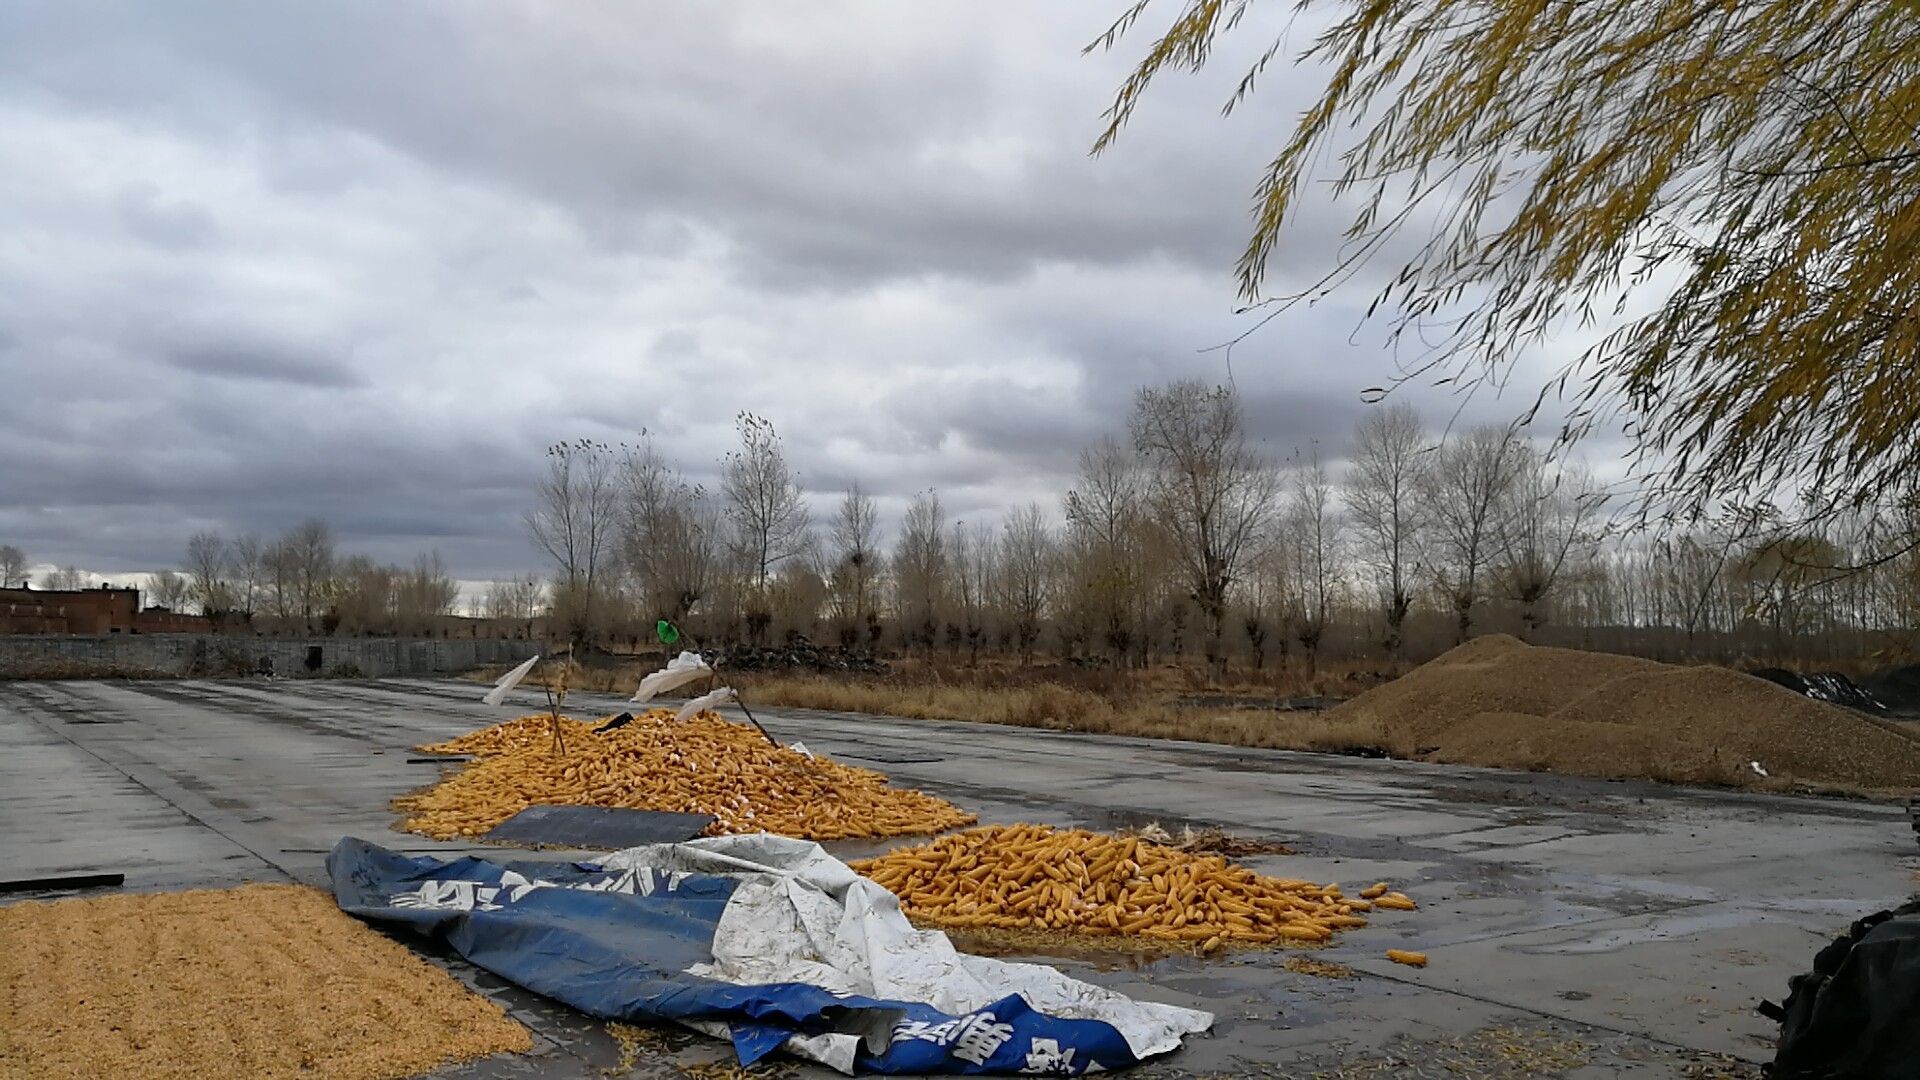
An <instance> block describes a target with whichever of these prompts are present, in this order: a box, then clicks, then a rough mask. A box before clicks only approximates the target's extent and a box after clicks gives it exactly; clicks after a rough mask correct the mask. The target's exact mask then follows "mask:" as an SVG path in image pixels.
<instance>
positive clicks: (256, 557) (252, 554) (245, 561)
mask: <svg viewBox="0 0 1920 1080" xmlns="http://www.w3.org/2000/svg"><path fill="white" fill-rule="evenodd" d="M227 560H228V566H229V567H230V569H231V570H232V573H233V581H232V592H233V606H234V607H235V608H237V609H238V610H239V611H241V612H242V613H244V614H246V615H248V616H249V617H250V616H252V615H253V612H254V608H255V607H256V606H257V605H258V604H259V602H260V583H261V580H262V574H263V573H264V572H265V565H266V546H265V545H264V544H263V543H261V540H260V536H259V534H257V533H243V534H242V535H240V536H237V537H235V538H234V540H233V543H232V544H230V545H229V546H228V548H227Z"/></svg>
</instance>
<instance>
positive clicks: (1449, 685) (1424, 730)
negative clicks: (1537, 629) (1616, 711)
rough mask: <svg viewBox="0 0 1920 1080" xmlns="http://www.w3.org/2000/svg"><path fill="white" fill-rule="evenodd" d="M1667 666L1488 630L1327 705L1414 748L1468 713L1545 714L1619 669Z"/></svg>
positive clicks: (1400, 747)
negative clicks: (1531, 642)
mask: <svg viewBox="0 0 1920 1080" xmlns="http://www.w3.org/2000/svg"><path fill="white" fill-rule="evenodd" d="M1666 666H1667V665H1665V664H1661V663H1658V662H1656V661H1653V660H1641V659H1638V658H1636V657H1631V656H1614V655H1611V654H1608V653H1590V652H1581V651H1579V650H1578V649H1551V648H1541V647H1538V646H1534V645H1528V644H1527V643H1525V642H1523V641H1521V640H1520V639H1518V638H1514V637H1509V636H1507V635H1506V634H1489V635H1487V636H1486V637H1481V638H1475V639H1473V640H1472V641H1469V642H1467V643H1466V644H1465V645H1461V646H1458V647H1456V648H1454V649H1452V650H1449V651H1448V652H1446V653H1444V654H1442V655H1440V656H1439V657H1437V658H1435V659H1434V660H1433V661H1431V662H1430V663H1427V664H1423V665H1421V666H1420V667H1417V668H1415V669H1413V670H1412V671H1410V672H1408V673H1407V674H1405V675H1403V676H1401V677H1400V678H1398V679H1395V680H1394V681H1392V682H1390V683H1386V684H1385V685H1382V686H1377V687H1374V688H1373V689H1372V690H1369V691H1367V692H1366V693H1364V694H1361V695H1360V696H1358V697H1356V698H1354V699H1353V700H1351V701H1348V702H1345V703H1343V704H1341V705H1338V706H1336V707H1334V708H1333V709H1330V710H1328V711H1327V713H1326V719H1327V720H1329V721H1332V720H1348V721H1360V722H1365V723H1371V724H1375V725H1377V726H1378V728H1379V730H1380V731H1381V732H1382V734H1383V735H1384V737H1385V738H1386V739H1388V740H1389V746H1388V748H1389V749H1391V750H1393V751H1394V752H1396V753H1401V754H1408V755H1411V754H1414V753H1418V752H1420V751H1421V748H1423V747H1432V746H1434V745H1436V744H1437V743H1438V742H1439V739H1438V736H1440V735H1442V734H1443V733H1445V732H1447V731H1448V730H1449V729H1451V728H1452V727H1453V726H1454V725H1456V724H1458V723H1459V722H1460V721H1462V720H1465V719H1467V718H1469V717H1473V716H1478V715H1480V714H1481V713H1490V712H1492V713H1526V714H1529V715H1532V716H1545V715H1547V714H1548V713H1550V712H1552V711H1554V710H1555V709H1557V708H1559V707H1561V706H1562V705H1565V704H1566V703H1567V702H1569V701H1571V700H1573V698H1575V697H1577V696H1579V695H1581V694H1584V693H1586V692H1588V691H1591V690H1596V689H1598V688H1600V687H1602V686H1605V685H1606V684H1608V683H1610V682H1612V681H1614V680H1615V679H1618V678H1621V677H1622V676H1626V675H1632V674H1636V673H1638V672H1642V671H1654V670H1659V669H1662V668H1665V667H1666Z"/></svg>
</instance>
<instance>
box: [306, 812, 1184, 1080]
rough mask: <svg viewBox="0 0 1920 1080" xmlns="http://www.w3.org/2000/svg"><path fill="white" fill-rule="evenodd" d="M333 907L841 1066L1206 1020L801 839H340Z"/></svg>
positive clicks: (1072, 1050)
mask: <svg viewBox="0 0 1920 1080" xmlns="http://www.w3.org/2000/svg"><path fill="white" fill-rule="evenodd" d="M327 869H328V872H329V873H330V874H331V875H332V878H333V888H334V896H335V898H336V899H337V900H338V902H339V904H340V907H341V908H342V909H343V910H345V911H347V912H349V913H351V914H354V915H357V916H359V917H361V918H363V919H367V920H370V921H376V922H388V923H401V924H406V925H410V926H413V927H415V928H417V929H419V930H421V931H424V932H428V933H433V934H437V935H440V936H442V937H444V938H445V939H446V941H447V942H448V943H449V944H450V945H451V946H452V947H453V948H454V949H455V950H456V951H457V952H459V953H460V954H461V955H462V956H465V957H466V958H467V959H469V960H471V961H473V962H474V963H475V964H478V965H479V966H481V967H483V968H486V969H487V970H489V971H492V972H494V973H495V974H498V975H500V976H502V977H504V978H506V979H509V980H511V981H513V982H515V983H518V984H519V985H521V986H524V987H527V988H528V989H530V990H534V991H536V992H538V993H541V994H544V995H546V996H548V997H551V998H555V999H557V1000H559V1001H562V1002H565V1003H566V1004H568V1005H571V1006H573V1007H574V1008H576V1009H579V1010H581V1011H582V1012H586V1013H589V1014H591V1015H594V1016H599V1017H603V1018H606V1019H610V1020H675V1021H679V1022H681V1023H684V1024H687V1025H688V1026H691V1027H694V1028H696V1029H698V1030H701V1031H705V1032H708V1033H709V1034H713V1035H716V1036H719V1037H723V1038H728V1039H730V1040H731V1041H732V1042H733V1045H734V1048H735V1050H736V1051H737V1052H738V1054H739V1057H740V1060H741V1061H742V1062H743V1063H746V1064H751V1063H753V1062H755V1061H758V1060H759V1059H761V1058H762V1057H765V1056H766V1055H767V1054H769V1053H772V1052H773V1051H774V1050H775V1049H779V1048H782V1047H784V1048H785V1049H787V1050H788V1051H790V1052H792V1053H794V1054H796V1055H798V1056H800V1057H803V1058H807V1059H810V1060H813V1061H817V1062H820V1063H821V1064H824V1065H827V1066H829V1067H831V1068H834V1069H837V1070H839V1071H841V1072H845V1073H852V1072H855V1071H871V1072H883V1073H930V1072H939V1073H1029V1074H1047V1075H1057V1076H1073V1075H1079V1074H1081V1073H1085V1072H1098V1071H1102V1070H1110V1069H1117V1068H1124V1067H1126V1066H1128V1065H1132V1064H1135V1063H1137V1062H1139V1061H1141V1060H1143V1059H1145V1058H1147V1057H1151V1056H1153V1055H1155V1054H1161V1053H1165V1052H1167V1051H1169V1050H1173V1049H1175V1048H1176V1047H1178V1046H1179V1045H1180V1041H1181V1039H1182V1037H1183V1036H1185V1035H1188V1034H1191V1033H1195V1032H1200V1031H1204V1030H1206V1029H1207V1028H1208V1027H1210V1026H1211V1025H1212V1023H1213V1017H1212V1016H1211V1015H1210V1014H1208V1013H1205V1012H1200V1011H1197V1010H1193V1009H1184V1008H1179V1007H1176V1006H1171V1005H1158V1004H1153V1003H1149V1002H1139V1001H1134V1000H1133V999H1131V998H1128V997H1126V996H1124V995H1122V994H1118V993H1115V992H1113V991H1110V990H1106V989H1103V988H1101V987H1097V986H1093V985H1091V984H1089V983H1084V982H1080V981H1079V980H1077V979H1072V978H1069V977H1067V976H1065V975H1063V974H1061V973H1060V972H1058V971H1056V970H1054V969H1053V968H1050V967H1045V966H1042V965H1038V964H1015V963H1008V962H1005V961H1001V960H995V959H992V958H989V957H979V956H969V955H966V954H964V953H961V952H959V951H957V950H955V949H954V948H953V946H952V944H951V943H949V942H948V941H947V938H946V935H944V934H941V933H939V932H937V931H923V930H916V929H914V928H913V926H912V925H910V924H909V923H908V922H907V920H906V917H905V916H904V915H902V914H901V913H900V907H899V903H898V901H897V899H896V898H895V897H894V896H893V894H892V893H889V892H888V891H886V890H885V889H883V888H881V887H880V886H878V885H875V884H873V883H872V882H870V881H868V880H866V879H865V878H862V877H861V876H859V875H858V874H856V873H854V872H853V871H852V870H851V869H849V868H848V867H847V866H846V864H844V863H842V862H840V861H839V860H837V859H835V858H833V857H832V856H830V855H828V854H827V853H826V852H825V851H823V850H822V849H821V848H820V846H819V845H818V844H814V843H811V842H808V841H802V840H791V839H787V838H785V837H778V836H770V835H765V834H761V835H755V836H720V837H709V838H703V839H699V840H693V841H690V842H687V843H683V844H658V845H651V846H647V847H637V848H629V849H627V850H625V851H621V852H617V853H615V854H613V855H610V856H608V857H607V858H606V859H604V860H601V861H599V862H597V863H550V862H549V863H493V862H490V861H487V860H484V859H477V858H465V859H457V860H454V861H452V862H442V861H441V860H438V859H424V858H422V859H416V858H410V857H408V856H405V855H400V854H397V853H395V852H391V851H388V850H386V849H384V848H381V847H379V846H377V845H374V844H369V843H367V842H365V841H363V840H355V839H352V838H346V839H343V840H341V841H340V842H339V843H338V844H336V845H335V846H334V849H333V852H332V854H330V855H329V856H328V858H327Z"/></svg>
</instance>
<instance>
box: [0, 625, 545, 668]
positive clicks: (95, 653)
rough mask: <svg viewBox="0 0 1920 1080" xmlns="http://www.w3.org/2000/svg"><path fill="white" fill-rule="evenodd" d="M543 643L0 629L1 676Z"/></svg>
mask: <svg viewBox="0 0 1920 1080" xmlns="http://www.w3.org/2000/svg"><path fill="white" fill-rule="evenodd" d="M537 648H538V646H536V645H532V644H529V643H528V642H525V641H511V640H506V639H496V638H483V639H478V640H474V639H467V640H461V639H457V638H456V639H427V638H256V637H243V636H240V635H233V634H132V635H128V634H113V635H105V636H99V637H85V636H73V637H67V636H60V637H53V636H38V635H34V636H26V635H22V636H18V637H0V679H47V678H56V679H57V678H89V677H110V676H129V677H163V678H164V677H172V678H180V677H187V678H191V677H204V678H215V677H221V676H234V675H253V674H267V673H271V674H274V675H291V676H303V675H304V676H313V677H326V676H334V677H343V676H344V677H362V678H370V679H372V678H385V677H387V676H393V675H433V674H441V673H447V672H458V671H466V670H468V669H471V668H475V667H479V666H481V665H483V664H503V663H516V664H517V663H519V662H520V661H522V660H525V659H526V658H527V657H528V656H531V655H532V654H533V651H534V650H535V649H537Z"/></svg>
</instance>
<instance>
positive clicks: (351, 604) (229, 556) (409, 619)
mask: <svg viewBox="0 0 1920 1080" xmlns="http://www.w3.org/2000/svg"><path fill="white" fill-rule="evenodd" d="M149 593H150V595H151V596H152V597H153V599H154V602H155V603H158V604H161V605H162V606H166V607H175V608H180V609H186V608H188V607H193V608H197V609H198V610H199V611H201V612H202V613H204V614H207V615H211V616H215V617H221V616H239V617H243V618H247V619H252V618H253V617H255V616H267V617H270V618H274V619H279V620H284V621H288V622H294V623H297V624H298V625H299V626H300V627H301V628H302V629H304V630H306V631H308V632H313V631H319V632H323V633H328V634H333V633H340V634H411V633H421V632H423V631H425V630H426V629H428V628H429V627H430V625H431V624H432V623H433V621H434V620H435V619H438V618H439V617H441V616H445V615H448V614H451V613H452V611H453V607H454V603H455V601H456V600H458V598H459V595H460V588H459V585H458V583H457V582H455V581H454V579H453V578H452V576H451V575H450V574H448V572H447V568H446V565H445V563H444V562H443V561H442V560H441V558H440V554H439V552H426V553H423V554H421V555H420V556H419V557H417V558H416V559H414V561H413V563H412V565H410V566H399V565H390V564H385V563H381V562H378V561H376V560H374V559H371V558H369V557H367V556H365V555H358V554H349V555H342V554H340V553H339V552H338V551H337V550H336V547H335V544H334V538H333V530H332V529H330V528H329V527H328V526H327V524H326V522H324V521H321V520H319V519H317V518H314V519H309V520H307V521H304V522H301V523H300V524H299V525H296V526H294V527H293V528H291V529H289V530H287V531H286V532H285V533H284V534H282V535H281V536H279V537H277V538H274V539H270V540H269V539H264V538H262V537H261V536H259V535H257V534H254V533H246V534H242V535H240V536H236V537H224V536H222V535H220V534H219V533H217V532H200V533H195V534H194V535H193V536H192V537H191V538H190V539H188V541H187V550H186V559H185V561H184V563H183V565H182V566H181V569H180V570H179V571H178V572H176V571H171V570H167V571H162V572H160V573H158V574H155V575H153V576H152V578H151V580H150V584H149Z"/></svg>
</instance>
